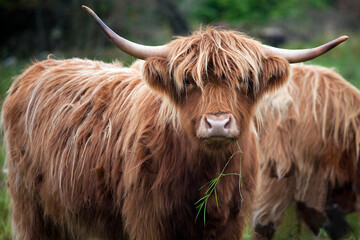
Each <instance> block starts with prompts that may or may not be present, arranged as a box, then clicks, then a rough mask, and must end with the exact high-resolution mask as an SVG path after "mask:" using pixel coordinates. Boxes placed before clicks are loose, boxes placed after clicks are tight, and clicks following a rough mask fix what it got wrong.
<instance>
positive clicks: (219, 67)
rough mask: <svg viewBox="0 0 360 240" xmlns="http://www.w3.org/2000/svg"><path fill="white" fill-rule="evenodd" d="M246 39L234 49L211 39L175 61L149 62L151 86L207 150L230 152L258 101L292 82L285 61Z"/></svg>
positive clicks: (181, 53) (183, 52)
mask: <svg viewBox="0 0 360 240" xmlns="http://www.w3.org/2000/svg"><path fill="white" fill-rule="evenodd" d="M203 37H204V36H203ZM206 37H209V36H206ZM233 37H239V36H238V35H235V36H233ZM241 37H242V38H244V39H242V40H241V41H244V42H236V43H237V44H235V46H231V47H229V46H227V44H229V45H230V43H228V42H226V40H228V41H234V39H230V40H229V39H225V40H224V39H223V38H221V36H220V40H222V41H224V42H223V43H215V42H213V40H212V39H211V36H210V37H209V38H210V39H208V41H207V42H206V43H202V42H200V43H199V42H197V44H195V43H194V44H192V45H191V44H189V49H188V50H184V49H179V48H180V47H178V48H176V46H178V45H176V46H175V47H174V50H173V52H172V54H171V55H172V56H175V57H174V58H173V59H171V58H170V59H164V58H150V59H148V60H147V61H146V63H145V66H144V78H145V80H146V81H147V83H148V85H149V86H150V87H151V88H152V89H153V90H155V91H157V92H160V93H161V94H163V95H164V96H166V97H167V98H168V99H170V102H172V103H173V104H174V105H175V106H176V109H177V111H178V113H179V114H178V115H179V116H180V122H181V126H182V128H183V129H184V130H185V131H186V132H187V134H188V135H189V136H190V138H191V139H193V140H194V141H195V142H196V143H197V144H199V145H201V146H202V147H203V148H205V149H207V150H211V151H216V150H219V149H223V148H226V147H228V146H229V145H230V144H231V143H232V142H234V141H236V140H237V139H238V138H239V137H241V136H242V133H244V132H245V131H248V130H249V126H250V121H251V119H252V117H253V111H254V106H255V104H256V102H257V101H258V99H259V98H260V97H261V96H262V95H263V94H264V93H265V92H266V91H270V90H273V89H275V88H276V87H278V86H280V85H282V84H283V83H284V82H285V81H286V79H287V78H288V73H289V64H288V62H287V61H286V60H284V59H282V58H279V57H265V56H264V55H263V54H262V53H261V52H258V48H257V47H256V42H255V41H253V40H251V39H247V38H245V37H243V36H241ZM189 38H191V37H189ZM180 40H182V41H190V40H191V39H190V40H186V39H179V41H180ZM235 40H236V41H240V40H239V39H235ZM200 41H201V40H200ZM204 44H205V45H206V48H205V47H204V46H203V45H204ZM219 44H220V45H222V46H223V48H219ZM254 44H255V45H254ZM174 45H175V44H174ZM179 45H180V44H179ZM252 45H254V46H252ZM235 47H238V49H233V48H235ZM226 48H227V49H226Z"/></svg>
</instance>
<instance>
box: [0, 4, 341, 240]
mask: <svg viewBox="0 0 360 240" xmlns="http://www.w3.org/2000/svg"><path fill="white" fill-rule="evenodd" d="M84 8H85V9H86V10H87V11H88V12H89V13H90V14H91V15H92V16H93V17H94V18H95V19H96V20H97V22H98V23H99V25H100V26H102V28H103V30H104V31H105V33H106V34H107V35H108V36H109V37H110V38H111V40H112V41H114V42H115V44H116V45H117V46H118V47H119V48H120V49H122V50H123V51H125V52H127V53H129V54H131V55H133V56H135V57H138V58H141V59H144V60H145V61H142V62H136V63H135V65H134V66H132V67H130V68H124V67H123V66H122V65H121V64H119V63H113V64H106V63H103V62H98V61H90V60H81V59H68V60H53V59H48V60H45V61H42V62H37V63H34V64H33V65H32V66H30V67H29V68H28V69H27V70H26V71H25V72H24V73H23V74H21V75H20V76H19V77H17V79H16V81H15V82H14V84H13V85H12V87H11V89H10V90H9V94H8V96H7V98H6V100H5V102H4V106H3V123H4V128H5V140H6V146H7V164H8V168H9V175H8V185H9V189H10V193H11V198H12V223H13V224H12V227H13V233H14V238H15V239H22V240H23V239H85V238H90V237H92V238H101V239H154V240H155V239H156V240H158V239H238V238H240V237H241V236H242V232H243V230H244V226H245V224H244V221H245V218H246V217H248V216H249V215H250V211H251V203H252V202H253V200H254V191H255V184H256V175H257V168H258V163H257V148H256V146H257V145H256V138H255V134H254V133H253V132H252V131H251V130H250V129H251V128H250V127H251V122H252V119H253V114H254V108H255V105H256V103H257V102H258V100H259V99H260V98H261V97H262V95H264V93H266V92H270V91H273V90H275V89H276V88H278V87H280V86H282V85H283V83H285V82H286V80H287V79H288V76H289V72H290V67H289V61H290V62H297V61H305V60H307V59H311V58H314V57H316V56H318V55H321V54H322V53H324V52H325V51H327V50H329V49H330V48H332V47H334V46H335V45H336V44H338V43H340V42H342V41H344V40H345V39H346V37H343V38H340V39H338V40H337V41H335V42H330V43H329V44H326V45H323V46H321V47H319V48H315V49H311V50H300V52H298V51H294V52H292V51H290V52H289V51H286V50H281V49H275V48H271V47H267V46H265V45H262V44H261V43H259V42H257V41H255V40H253V39H251V38H249V37H247V36H245V35H242V34H239V33H237V32H232V31H220V30H215V29H211V28H209V29H207V30H205V31H199V32H195V33H193V34H192V35H191V36H189V37H181V38H177V39H176V40H174V41H172V42H171V43H169V44H167V45H164V46H158V47H148V46H143V45H139V44H135V43H132V42H129V41H127V40H125V39H123V38H121V37H119V36H117V35H115V34H114V33H113V32H112V31H111V30H110V29H108V28H107V27H106V26H105V25H104V24H103V23H102V21H101V20H100V19H99V18H97V16H96V15H95V14H94V13H93V12H92V11H91V10H90V9H88V8H86V7H84ZM225 166H227V167H226V169H225V170H224V173H239V172H240V171H241V176H242V178H241V189H240V191H241V192H239V176H238V175H229V176H227V177H224V178H221V179H220V181H219V183H218V185H217V188H216V190H217V199H216V198H215V197H214V195H212V196H210V198H209V200H208V202H207V207H206V215H205V217H206V224H205V226H204V222H203V221H195V220H196V219H195V218H196V214H197V211H196V205H195V203H196V202H197V201H198V200H199V199H201V198H202V196H204V194H205V191H206V188H201V186H203V185H204V184H206V183H208V182H209V181H210V180H212V179H214V178H216V177H217V176H218V175H219V174H220V172H221V171H223V169H224V167H225ZM217 203H218V206H217Z"/></svg>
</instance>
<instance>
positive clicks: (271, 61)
mask: <svg viewBox="0 0 360 240" xmlns="http://www.w3.org/2000/svg"><path fill="white" fill-rule="evenodd" d="M289 74H290V65H289V62H288V61H287V60H285V59H284V58H281V57H276V56H269V57H267V58H266V59H263V61H262V71H261V76H260V81H261V83H260V84H261V85H262V86H261V89H262V93H266V92H271V91H274V90H276V89H278V88H279V87H281V86H282V85H283V84H284V83H285V82H286V81H287V80H288V78H289Z"/></svg>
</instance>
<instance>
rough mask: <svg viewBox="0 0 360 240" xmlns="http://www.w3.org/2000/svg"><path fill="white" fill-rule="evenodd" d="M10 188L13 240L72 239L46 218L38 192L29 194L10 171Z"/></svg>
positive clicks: (19, 178)
mask: <svg viewBox="0 0 360 240" xmlns="http://www.w3.org/2000/svg"><path fill="white" fill-rule="evenodd" d="M8 187H9V190H10V194H11V224H12V234H13V239H16V240H40V239H41V240H47V239H49V240H50V239H55V240H56V239H71V238H69V236H68V234H65V233H64V232H65V231H64V228H62V227H58V226H56V225H55V224H53V222H52V221H51V220H50V219H49V218H48V217H45V215H44V211H43V209H42V207H41V201H40V200H39V199H38V197H36V196H37V195H38V191H34V192H29V191H28V189H27V188H26V187H25V183H24V182H22V178H21V177H20V176H16V174H13V172H12V171H11V169H9V181H8Z"/></svg>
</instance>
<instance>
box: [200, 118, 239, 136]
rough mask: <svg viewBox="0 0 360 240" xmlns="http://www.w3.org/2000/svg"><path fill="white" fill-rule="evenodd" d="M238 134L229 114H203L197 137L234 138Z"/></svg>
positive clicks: (233, 120)
mask: <svg viewBox="0 0 360 240" xmlns="http://www.w3.org/2000/svg"><path fill="white" fill-rule="evenodd" d="M238 134H239V131H238V129H237V127H236V123H235V119H234V116H233V115H232V114H229V113H220V114H219V113H216V114H204V115H203V116H202V118H201V121H200V125H199V128H198V130H197V134H196V135H197V137H199V138H211V137H221V138H234V137H236V136H237V135H238Z"/></svg>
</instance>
